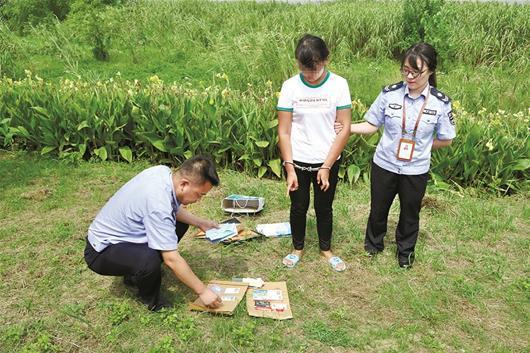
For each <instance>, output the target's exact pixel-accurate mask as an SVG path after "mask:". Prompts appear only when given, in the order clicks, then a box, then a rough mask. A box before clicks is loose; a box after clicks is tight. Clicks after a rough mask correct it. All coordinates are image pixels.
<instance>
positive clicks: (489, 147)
mask: <svg viewBox="0 0 530 353" xmlns="http://www.w3.org/2000/svg"><path fill="white" fill-rule="evenodd" d="M486 147H487V148H488V151H491V150H493V142H491V140H489V141H488V142H487V143H486Z"/></svg>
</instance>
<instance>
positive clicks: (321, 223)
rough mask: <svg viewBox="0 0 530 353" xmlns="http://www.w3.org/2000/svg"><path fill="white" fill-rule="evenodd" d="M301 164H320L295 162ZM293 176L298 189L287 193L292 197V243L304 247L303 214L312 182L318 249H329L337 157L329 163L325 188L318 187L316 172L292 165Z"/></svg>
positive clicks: (314, 165) (300, 247)
mask: <svg viewBox="0 0 530 353" xmlns="http://www.w3.org/2000/svg"><path fill="white" fill-rule="evenodd" d="M294 163H296V164H297V165H299V166H302V167H313V168H315V167H320V166H321V165H322V164H321V163H320V164H308V163H302V162H296V161H295V162H294ZM295 171H296V176H297V177H298V190H296V191H292V192H290V193H289V196H290V197H291V215H290V222H291V232H292V237H293V247H294V248H295V250H302V249H303V248H304V240H305V228H306V214H307V210H308V208H309V187H310V185H311V184H313V194H314V202H313V206H314V208H315V213H316V216H317V232H318V243H319V246H320V250H321V251H328V250H330V249H331V233H332V231H333V198H334V197H335V189H336V187H337V181H338V176H339V161H336V162H335V164H333V166H332V167H331V170H330V173H329V189H328V190H327V191H322V190H320V185H319V184H318V183H317V173H318V171H315V172H309V171H302V170H300V169H297V168H295Z"/></svg>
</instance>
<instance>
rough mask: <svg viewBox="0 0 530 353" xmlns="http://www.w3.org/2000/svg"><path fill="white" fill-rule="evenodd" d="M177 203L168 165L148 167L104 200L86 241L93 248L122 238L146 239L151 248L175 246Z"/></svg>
mask: <svg viewBox="0 0 530 353" xmlns="http://www.w3.org/2000/svg"><path fill="white" fill-rule="evenodd" d="M178 207H179V203H178V201H177V199H176V197H175V192H174V190H173V181H172V177H171V169H170V168H168V167H166V166H156V167H151V168H148V169H146V170H144V171H142V172H141V173H140V174H138V175H136V176H135V177H134V178H132V179H131V180H129V181H128V182H127V183H126V184H125V185H123V186H122V187H121V188H120V189H119V190H118V191H117V192H116V193H115V194H114V195H113V196H112V197H111V198H110V200H109V201H108V202H107V203H106V204H105V206H104V207H103V208H102V209H101V211H100V212H99V213H98V215H97V216H96V218H95V219H94V221H93V222H92V224H91V225H90V227H89V229H88V241H89V242H90V244H91V245H92V247H93V248H94V250H96V251H97V252H101V251H103V250H104V249H105V248H106V247H107V246H109V245H111V244H117V243H123V242H128V243H136V244H143V243H147V245H148V246H149V247H150V248H151V249H154V250H175V249H177V245H178V238H177V236H176V234H175V226H176V219H175V213H176V211H177V210H178Z"/></svg>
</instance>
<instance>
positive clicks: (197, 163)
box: [177, 156, 219, 186]
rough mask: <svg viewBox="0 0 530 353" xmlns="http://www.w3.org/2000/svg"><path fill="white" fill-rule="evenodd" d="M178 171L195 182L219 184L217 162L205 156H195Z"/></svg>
mask: <svg viewBox="0 0 530 353" xmlns="http://www.w3.org/2000/svg"><path fill="white" fill-rule="evenodd" d="M177 172H178V173H179V174H180V175H181V176H183V177H186V178H189V179H190V180H192V181H193V182H196V183H198V184H201V185H202V184H204V183H205V182H207V181H208V182H210V183H211V184H212V185H213V186H217V185H219V175H217V171H216V170H215V163H214V162H213V161H212V160H211V159H210V158H209V157H205V156H195V157H193V158H190V159H188V160H186V161H184V163H182V164H181V165H180V167H179V168H178V169H177Z"/></svg>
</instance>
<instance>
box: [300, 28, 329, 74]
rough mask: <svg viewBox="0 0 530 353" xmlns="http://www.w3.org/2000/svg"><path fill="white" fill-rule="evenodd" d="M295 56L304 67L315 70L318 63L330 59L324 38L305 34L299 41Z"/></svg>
mask: <svg viewBox="0 0 530 353" xmlns="http://www.w3.org/2000/svg"><path fill="white" fill-rule="evenodd" d="M294 56H295V58H296V60H298V61H299V62H300V64H302V66H303V67H306V68H308V69H314V68H315V66H316V65H317V64H318V63H321V62H323V61H325V60H327V59H328V56H329V50H328V47H327V45H326V42H324V40H323V39H322V38H320V37H317V36H314V35H311V34H305V35H304V36H303V37H302V38H300V40H299V41H298V44H297V45H296V50H295V51H294Z"/></svg>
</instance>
